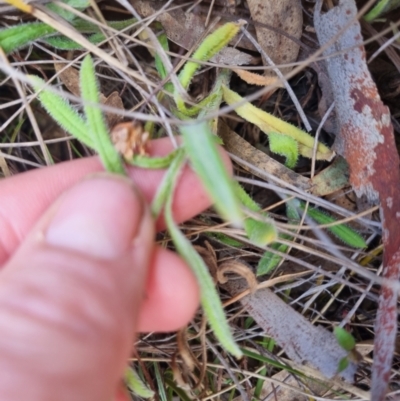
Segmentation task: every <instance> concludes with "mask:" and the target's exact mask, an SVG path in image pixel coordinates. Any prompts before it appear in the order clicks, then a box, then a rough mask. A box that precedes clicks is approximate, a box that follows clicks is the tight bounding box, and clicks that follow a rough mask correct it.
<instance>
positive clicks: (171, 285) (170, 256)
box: [138, 247, 200, 332]
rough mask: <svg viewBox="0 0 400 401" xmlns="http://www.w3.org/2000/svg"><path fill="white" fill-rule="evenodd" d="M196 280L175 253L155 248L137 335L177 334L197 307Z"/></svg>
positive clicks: (198, 296) (198, 295)
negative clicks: (151, 333)
mask: <svg viewBox="0 0 400 401" xmlns="http://www.w3.org/2000/svg"><path fill="white" fill-rule="evenodd" d="M199 299H200V294H199V289H198V285H197V282H196V279H195V277H194V275H193V273H192V272H191V270H190V269H189V267H188V266H187V265H186V264H185V262H184V261H183V260H182V259H181V258H180V257H179V256H178V255H176V254H175V253H173V252H171V251H169V250H166V249H163V248H159V247H158V248H156V251H155V253H154V259H153V262H152V266H151V269H150V275H149V279H148V282H147V286H146V297H145V299H144V301H143V304H142V308H141V312H140V315H139V321H138V330H139V331H140V332H151V331H158V332H168V331H176V330H178V329H180V328H181V327H183V326H185V325H186V324H187V323H188V322H189V321H190V320H191V319H192V318H193V316H194V314H195V312H196V310H197V308H198V306H199Z"/></svg>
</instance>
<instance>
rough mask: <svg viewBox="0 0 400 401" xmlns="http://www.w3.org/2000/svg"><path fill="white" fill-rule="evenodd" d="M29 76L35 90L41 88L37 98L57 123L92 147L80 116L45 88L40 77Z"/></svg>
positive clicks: (37, 90) (92, 144) (60, 98)
mask: <svg viewBox="0 0 400 401" xmlns="http://www.w3.org/2000/svg"><path fill="white" fill-rule="evenodd" d="M29 78H30V79H31V81H32V86H33V88H34V89H35V91H36V92H39V90H41V89H42V91H41V92H40V93H39V95H38V98H39V100H40V102H41V103H42V105H43V107H44V108H45V109H46V111H47V112H48V113H49V114H50V115H51V116H52V117H53V118H54V120H55V121H56V122H57V124H58V125H59V126H60V127H61V128H63V129H65V131H67V132H69V133H70V134H71V135H73V136H74V137H75V138H76V139H78V140H80V141H81V142H82V143H84V144H85V145H86V146H89V147H91V148H94V146H95V145H94V142H93V140H92V138H91V137H90V136H89V135H88V130H87V125H86V122H85V120H84V119H83V118H82V116H81V115H79V114H78V113H77V112H76V111H75V110H74V109H73V108H72V107H71V105H70V104H69V103H68V102H67V101H66V100H65V99H63V98H62V97H61V96H59V95H58V94H56V93H54V92H53V91H51V90H50V89H48V88H47V89H46V86H45V85H46V83H45V82H44V81H43V80H42V79H41V78H39V77H36V76H30V77H29Z"/></svg>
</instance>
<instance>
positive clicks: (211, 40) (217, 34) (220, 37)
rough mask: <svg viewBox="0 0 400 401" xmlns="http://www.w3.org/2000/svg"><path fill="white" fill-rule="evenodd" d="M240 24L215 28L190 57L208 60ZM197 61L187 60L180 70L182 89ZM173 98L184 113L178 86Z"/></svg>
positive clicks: (218, 50)
mask: <svg viewBox="0 0 400 401" xmlns="http://www.w3.org/2000/svg"><path fill="white" fill-rule="evenodd" d="M242 25H243V23H242V22H238V23H233V22H228V23H227V24H225V25H223V26H221V27H220V28H218V29H216V30H215V31H214V32H213V33H211V34H210V35H208V36H207V37H206V38H205V39H204V40H203V42H201V44H200V46H199V47H198V49H197V50H196V51H195V52H194V54H193V56H192V58H193V59H195V60H198V61H199V62H200V61H208V60H209V59H210V58H212V57H213V56H215V55H216V54H217V53H218V52H220V51H221V50H222V49H223V48H224V47H225V46H227V44H228V43H229V42H230V41H231V40H232V39H233V38H234V37H235V36H236V34H237V33H238V32H239V29H240V27H241V26H242ZM199 62H196V61H188V62H186V63H185V65H184V66H183V68H182V70H181V71H180V73H179V76H178V78H179V81H180V82H181V84H182V86H183V88H184V89H188V87H189V85H190V81H191V80H192V78H193V76H194V74H195V73H196V71H197V70H198V69H199V68H200V63H199ZM174 99H175V103H176V105H177V107H178V110H180V111H181V112H183V113H184V112H185V110H186V106H185V102H184V100H183V99H182V94H181V93H179V88H175V92H174Z"/></svg>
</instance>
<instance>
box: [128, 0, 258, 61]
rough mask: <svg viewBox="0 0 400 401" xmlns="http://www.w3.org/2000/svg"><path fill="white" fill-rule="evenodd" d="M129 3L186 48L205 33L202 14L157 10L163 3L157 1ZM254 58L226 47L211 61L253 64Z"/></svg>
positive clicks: (189, 47) (192, 45) (245, 45)
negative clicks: (153, 19)
mask: <svg viewBox="0 0 400 401" xmlns="http://www.w3.org/2000/svg"><path fill="white" fill-rule="evenodd" d="M131 3H132V5H133V6H134V7H135V9H136V10H137V12H138V13H139V14H140V15H141V16H142V17H151V16H153V15H154V16H155V19H156V20H157V21H158V22H160V23H161V25H162V26H163V28H164V29H165V33H166V34H167V36H168V39H170V40H171V41H172V42H174V43H176V44H178V45H179V46H181V47H183V48H184V49H186V50H191V49H193V47H194V46H196V45H198V44H199V40H200V39H201V38H202V36H203V35H204V34H205V31H206V28H205V18H206V16H204V15H198V14H195V13H194V12H185V11H184V10H182V9H181V8H174V9H173V10H167V11H163V12H159V10H160V9H161V7H162V5H163V3H162V2H159V1H151V0H131ZM218 26H219V25H217V27H218ZM241 42H242V43H241V44H240V45H241V46H242V47H243V45H244V47H246V48H251V49H254V48H253V46H251V45H250V44H249V43H246V41H245V40H242V41H241ZM235 44H236V41H235ZM240 45H239V47H240ZM254 60H255V58H254V57H253V56H251V55H249V54H247V53H244V52H242V51H240V50H238V49H236V48H233V47H227V48H225V49H223V50H222V51H220V52H219V53H218V54H217V55H216V56H214V57H213V58H212V60H211V61H213V62H215V63H221V64H226V65H243V64H253V63H254Z"/></svg>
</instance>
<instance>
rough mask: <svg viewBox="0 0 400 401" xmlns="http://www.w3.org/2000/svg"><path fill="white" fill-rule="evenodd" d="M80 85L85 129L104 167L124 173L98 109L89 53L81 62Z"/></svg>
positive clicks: (98, 103) (98, 100) (95, 84)
mask: <svg viewBox="0 0 400 401" xmlns="http://www.w3.org/2000/svg"><path fill="white" fill-rule="evenodd" d="M80 86H81V95H82V99H83V101H84V102H85V103H84V109H85V114H86V118H87V129H88V131H89V135H90V136H91V138H92V141H93V143H94V145H95V149H96V151H97V152H98V154H99V156H100V159H101V161H102V163H103V164H104V167H105V168H106V170H108V171H110V172H112V173H117V174H126V173H125V169H124V166H123V164H122V160H121V158H120V156H119V154H118V152H117V151H116V149H115V148H114V145H113V144H112V142H111V139H110V135H109V132H108V127H107V125H106V123H105V121H104V116H103V113H102V111H101V109H100V99H99V90H98V83H97V79H96V72H95V69H94V65H93V60H92V58H91V57H90V55H87V56H86V57H85V58H84V60H83V62H82V66H81V71H80Z"/></svg>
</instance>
